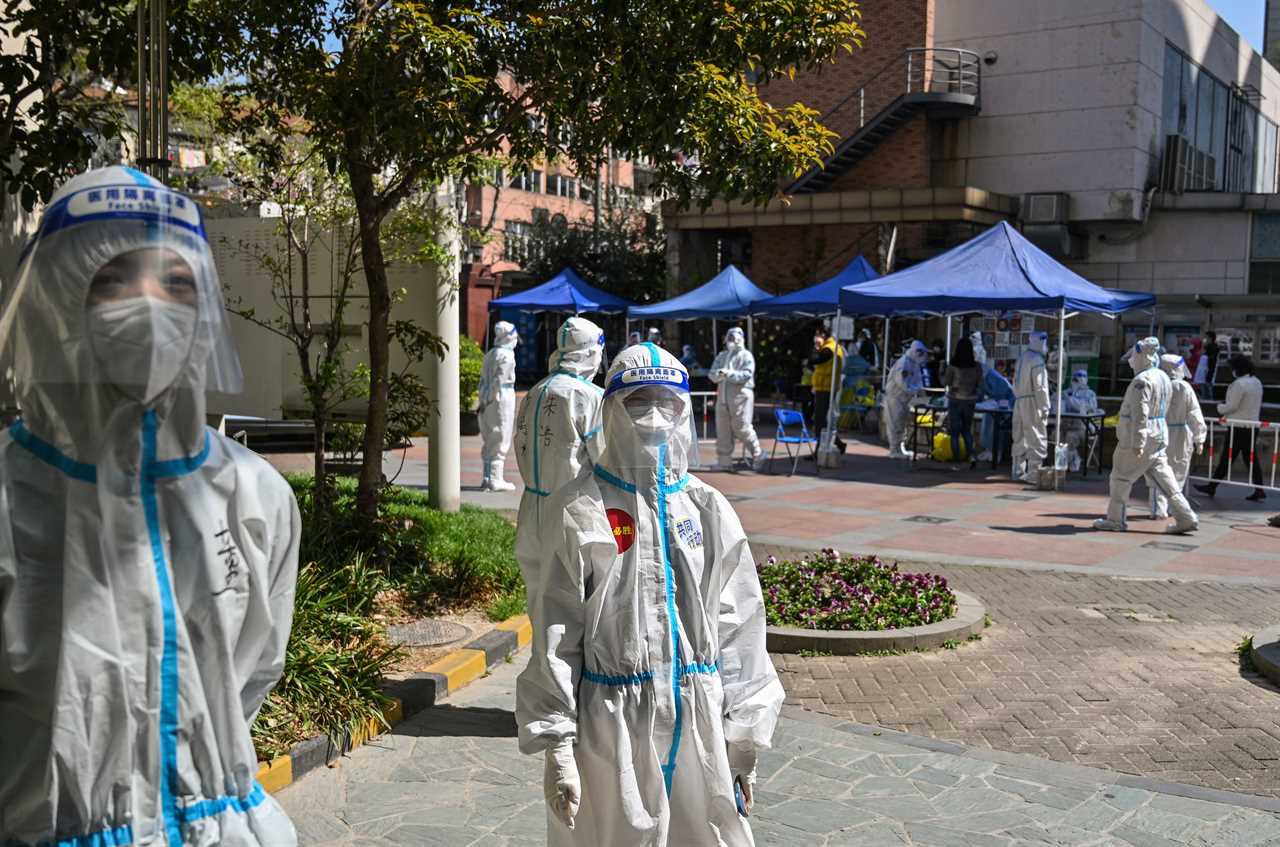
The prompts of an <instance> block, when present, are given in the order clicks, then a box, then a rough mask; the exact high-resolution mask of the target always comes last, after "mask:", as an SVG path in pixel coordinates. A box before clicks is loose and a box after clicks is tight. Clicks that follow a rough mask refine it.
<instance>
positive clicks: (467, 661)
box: [258, 615, 533, 794]
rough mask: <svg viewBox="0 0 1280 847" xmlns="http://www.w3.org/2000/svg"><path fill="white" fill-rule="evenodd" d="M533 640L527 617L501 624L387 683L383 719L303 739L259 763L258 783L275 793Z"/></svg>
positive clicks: (499, 662) (447, 692) (441, 698)
mask: <svg viewBox="0 0 1280 847" xmlns="http://www.w3.org/2000/svg"><path fill="white" fill-rule="evenodd" d="M532 640H533V626H532V624H530V623H529V616H528V615H516V616H515V617H513V618H508V619H507V620H505V621H503V622H502V623H500V624H498V625H497V626H496V627H495V628H494V629H493V630H491V631H490V632H487V633H485V634H484V635H482V636H480V637H479V638H477V639H475V640H474V641H472V642H470V643H469V644H467V645H466V646H464V647H462V648H460V649H458V650H454V651H453V652H452V653H450V654H448V655H447V656H445V657H444V658H442V659H439V660H437V661H435V662H432V663H431V664H430V665H429V666H428V667H427V670H425V671H422V672H420V673H415V674H411V675H410V676H408V677H406V678H404V679H395V680H388V681H387V682H386V689H385V690H386V692H387V694H388V696H390V698H391V702H390V703H388V704H387V706H386V707H385V708H384V709H383V710H382V720H381V721H377V720H370V721H368V722H367V723H366V724H364V725H363V726H359V727H357V728H356V729H355V731H354V732H347V733H344V734H343V736H342V737H341V738H330V737H328V736H326V735H317V736H315V737H313V738H308V739H306V740H305V741H299V742H298V743H297V744H294V745H293V747H292V748H290V750H289V753H288V755H285V756H280V757H278V758H275V759H272V760H271V761H270V762H259V763H258V782H259V783H261V784H262V787H263V788H264V789H266V790H267V791H268V792H270V793H272V794H275V793H276V792H278V791H280V789H282V788H287V787H288V786H290V785H292V784H293V783H295V782H297V781H298V780H299V779H301V778H302V777H304V776H306V775H307V774H308V773H310V772H311V771H313V770H317V769H319V768H323V767H328V766H329V764H331V763H332V762H334V761H336V760H337V759H339V758H340V757H342V756H344V755H346V754H347V753H349V752H351V751H352V750H354V749H355V748H357V747H359V746H360V745H361V744H364V743H366V742H368V741H370V740H371V739H373V738H376V737H377V736H379V735H381V734H382V733H383V732H385V731H386V729H387V727H391V726H395V725H396V724H398V723H400V722H401V721H403V720H405V719H406V718H410V717H412V716H413V715H416V714H417V713H418V712H421V711H423V710H425V709H429V708H431V707H432V706H434V705H435V704H436V703H439V702H440V701H441V700H443V699H445V698H446V697H448V696H449V694H451V693H452V692H454V691H457V690H458V689H460V688H462V687H463V686H466V685H469V684H470V683H472V682H475V681H476V680H477V679H479V678H480V677H482V676H484V675H485V674H486V673H488V672H489V669H490V668H492V667H494V666H495V665H500V664H502V663H503V662H505V661H506V659H507V656H509V655H510V654H512V653H514V652H516V651H517V650H519V649H521V648H522V647H525V646H526V645H528V644H529V642H530V641H532Z"/></svg>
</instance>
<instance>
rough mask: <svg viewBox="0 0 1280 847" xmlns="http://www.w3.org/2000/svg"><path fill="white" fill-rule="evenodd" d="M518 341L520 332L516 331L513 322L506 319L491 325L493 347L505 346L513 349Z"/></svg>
mask: <svg viewBox="0 0 1280 847" xmlns="http://www.w3.org/2000/svg"><path fill="white" fill-rule="evenodd" d="M518 343H520V333H518V332H516V328H515V325H514V324H512V323H510V322H508V321H498V322H497V323H496V324H494V325H493V346H494V347H505V348H507V349H508V350H514V349H516V345H517V344H518Z"/></svg>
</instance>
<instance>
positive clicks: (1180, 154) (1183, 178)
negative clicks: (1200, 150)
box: [1160, 135, 1203, 194]
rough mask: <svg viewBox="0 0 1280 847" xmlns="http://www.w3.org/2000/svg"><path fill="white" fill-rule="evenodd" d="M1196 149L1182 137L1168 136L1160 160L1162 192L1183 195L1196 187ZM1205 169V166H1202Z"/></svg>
mask: <svg viewBox="0 0 1280 847" xmlns="http://www.w3.org/2000/svg"><path fill="white" fill-rule="evenodd" d="M1195 154H1196V149H1195V148H1194V147H1192V146H1191V142H1189V141H1187V139H1185V138H1183V137H1182V136H1181V135H1166V136H1165V138H1164V157H1163V158H1162V159H1161V160H1160V190H1161V191H1163V192H1165V193H1167V194H1181V193H1182V192H1184V191H1187V190H1188V189H1192V188H1194V187H1195V185H1194V183H1195V179H1194V173H1195V170H1196V155H1195ZM1201 167H1202V168H1203V164H1202V165H1201Z"/></svg>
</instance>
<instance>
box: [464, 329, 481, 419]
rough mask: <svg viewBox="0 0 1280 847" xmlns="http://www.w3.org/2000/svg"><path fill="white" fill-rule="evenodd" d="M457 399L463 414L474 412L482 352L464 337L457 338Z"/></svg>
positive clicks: (478, 400)
mask: <svg viewBox="0 0 1280 847" xmlns="http://www.w3.org/2000/svg"><path fill="white" fill-rule="evenodd" d="M458 359H459V362H458V383H459V391H458V393H459V397H460V400H461V403H462V410H463V411H464V412H472V411H475V408H476V404H477V403H479V402H480V371H481V369H482V368H483V367H484V351H483V350H481V349H480V345H479V344H476V343H475V342H474V341H472V340H471V339H470V338H468V337H467V336H465V335H462V336H459V337H458Z"/></svg>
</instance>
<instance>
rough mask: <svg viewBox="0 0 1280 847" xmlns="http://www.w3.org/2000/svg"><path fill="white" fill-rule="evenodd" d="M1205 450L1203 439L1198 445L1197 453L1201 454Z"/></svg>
mask: <svg viewBox="0 0 1280 847" xmlns="http://www.w3.org/2000/svg"><path fill="white" fill-rule="evenodd" d="M1203 452H1204V442H1203V441H1201V442H1200V443H1199V444H1197V445H1196V455H1197V456H1199V455H1200V454H1201V453H1203Z"/></svg>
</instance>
